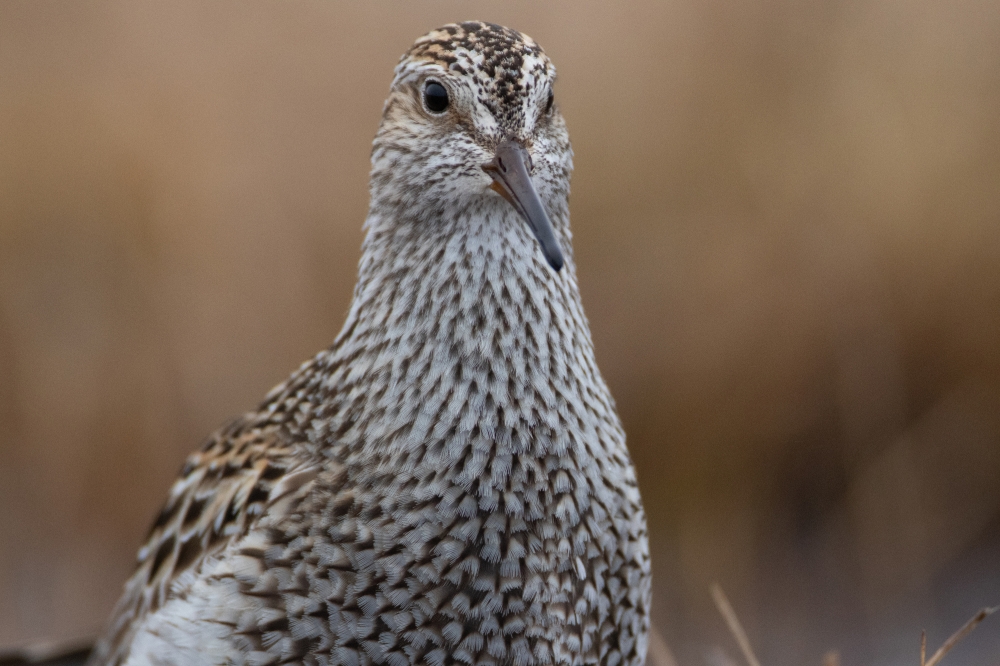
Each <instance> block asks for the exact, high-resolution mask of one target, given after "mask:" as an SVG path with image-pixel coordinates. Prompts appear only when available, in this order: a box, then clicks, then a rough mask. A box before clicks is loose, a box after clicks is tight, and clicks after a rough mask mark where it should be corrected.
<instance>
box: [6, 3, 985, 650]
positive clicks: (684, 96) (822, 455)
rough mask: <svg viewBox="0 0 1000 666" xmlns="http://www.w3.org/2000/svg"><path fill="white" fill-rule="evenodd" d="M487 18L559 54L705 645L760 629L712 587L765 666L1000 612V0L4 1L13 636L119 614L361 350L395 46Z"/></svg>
mask: <svg viewBox="0 0 1000 666" xmlns="http://www.w3.org/2000/svg"><path fill="white" fill-rule="evenodd" d="M470 18H477V19H485V20H490V21H494V22H499V23H503V24H506V25H509V26H511V27H514V28H517V29H520V30H522V31H524V32H526V33H528V34H530V35H531V36H533V37H534V38H535V39H536V40H537V41H539V43H541V44H542V46H543V47H544V48H545V49H546V51H547V52H548V54H549V55H550V56H551V57H552V59H553V60H554V62H555V63H556V66H557V67H558V68H559V72H560V81H559V84H558V87H557V92H556V98H557V100H558V102H559V104H560V105H561V108H562V111H563V114H564V115H565V117H566V119H567V121H568V123H569V128H570V133H571V136H572V139H573V143H574V148H575V153H576V172H575V175H574V179H573V194H572V197H571V208H572V216H573V225H574V234H575V248H576V257H577V263H578V265H579V280H580V285H581V289H582V291H583V298H584V302H585V305H586V308H587V313H588V315H589V317H590V321H591V324H592V326H593V334H594V338H595V344H596V347H597V354H598V360H599V362H600V364H601V368H602V370H603V372H604V373H605V376H606V378H607V380H608V383H609V384H610V386H611V389H612V391H613V393H614V394H615V396H616V398H617V400H618V405H619V408H620V411H621V415H622V417H623V419H624V422H625V427H626V430H627V431H628V433H629V442H630V447H631V450H632V454H633V456H634V459H635V462H636V465H637V467H638V471H639V479H640V483H641V487H642V491H643V493H644V498H645V502H646V507H647V512H648V514H649V519H650V531H651V538H652V548H653V555H654V573H655V601H654V621H655V623H656V625H657V626H658V627H659V629H660V631H661V633H662V635H663V637H664V638H665V640H666V642H667V643H669V645H670V647H671V648H672V649H673V652H674V653H675V654H676V656H677V658H678V661H679V662H680V663H681V665H682V666H695V665H706V666H721V665H724V664H726V663H729V660H732V659H735V658H736V657H737V656H738V652H737V650H736V647H735V645H734V644H733V642H732V639H731V637H730V636H729V634H728V633H727V631H726V629H725V626H724V624H723V622H722V620H721V619H720V618H719V616H718V614H717V613H716V611H715V609H714V607H713V605H712V601H711V597H710V595H709V592H708V590H709V585H710V583H711V582H712V581H718V582H719V583H720V584H721V585H722V586H723V588H724V589H725V590H726V591H727V592H728V594H729V597H730V599H731V601H732V603H733V606H734V607H735V608H736V611H737V612H738V614H739V615H740V617H741V619H742V620H743V622H744V624H745V625H746V628H747V631H748V633H749V635H750V639H751V641H752V643H753V644H754V646H755V648H756V650H757V652H758V653H759V656H760V657H761V659H762V661H764V663H765V664H766V665H767V666H778V665H782V664H799V665H802V664H806V665H808V664H814V665H816V666H818V665H819V664H820V662H821V660H822V658H823V655H824V654H825V653H827V652H828V651H830V650H837V651H839V652H840V655H841V661H842V663H843V664H845V666H847V665H856V664H857V665H860V664H901V665H902V664H907V665H910V666H913V665H915V664H917V663H918V657H917V655H918V645H919V635H920V630H921V629H922V628H926V629H927V630H928V632H929V633H928V642H929V645H930V647H931V648H934V647H936V646H937V645H939V644H940V643H941V642H942V641H943V640H944V639H945V638H946V637H947V635H948V634H950V633H951V632H952V631H953V630H954V629H955V628H957V627H958V626H959V625H961V624H962V623H963V622H964V621H965V620H966V619H967V618H968V617H970V616H971V615H972V614H973V613H974V612H975V611H976V610H977V609H978V608H980V607H981V606H984V605H995V604H998V603H1000V340H998V334H997V330H998V325H1000V264H998V260H1000V122H998V109H1000V76H998V74H1000V11H998V8H997V5H996V3H995V2H994V1H993V0H912V1H910V2H898V1H896V0H871V1H869V2H856V1H853V0H823V1H811V2H806V1H802V0H799V1H792V0H760V1H759V2H752V3H750V2H732V1H729V2H727V1H724V0H670V1H668V2H655V1H652V0H635V1H632V2H615V3H608V2H600V1H599V0H590V1H587V2H580V1H579V0H575V1H572V2H571V1H569V0H566V1H560V2H545V3H539V2H527V1H522V2H468V1H462V2H459V1H452V2H443V1H442V2H405V3H404V2H400V1H393V2H388V1H387V2H380V3H354V2H343V1H337V2H334V1H331V0H325V1H319V0H309V1H306V0H297V1H294V2H291V1H286V2H277V1H275V2H252V3H248V2H235V1H232V0H226V1H218V2H209V3H205V2H194V1H190V0H183V1H176V0H175V1H173V2H170V3H152V2H129V1H124V0H123V1H113V0H107V1H102V2H94V1H83V2H72V3H71V2H50V1H48V0H30V1H28V0H4V2H3V3H2V4H0V424H2V425H0V646H4V645H8V646H9V645H16V644H22V643H26V642H31V641H37V640H41V639H59V638H69V637H76V636H87V635H92V634H94V633H96V632H97V631H98V629H99V627H100V626H101V624H102V623H103V621H104V619H105V617H106V615H107V613H108V612H109V611H110V609H111V606H112V604H113V603H114V601H115V599H116V598H117V596H118V594H119V591H120V589H121V585H122V583H123V581H124V580H125V578H126V576H127V575H128V574H129V572H130V570H131V566H132V562H133V558H134V555H135V551H136V549H137V547H138V545H139V542H140V539H141V538H142V536H143V534H144V533H145V530H146V528H147V526H148V524H149V523H150V521H151V518H152V516H153V514H154V512H155V511H156V509H157V508H158V506H159V504H160V502H161V501H162V500H163V498H164V497H165V493H166V490H167V488H168V487H169V485H170V483H171V480H172V479H173V477H174V475H175V473H176V472H177V471H178V469H179V467H180V465H181V462H182V460H183V459H184V457H185V455H186V454H187V453H188V452H189V451H190V450H192V449H193V448H194V447H196V446H197V445H198V444H199V442H200V441H201V440H202V438H203V437H205V436H206V435H207V434H208V433H209V432H210V431H211V430H213V429H214V428H216V427H217V426H219V425H220V424H222V423H223V422H225V421H226V420H228V419H229V418H230V417H231V416H233V415H235V414H238V413H240V412H242V411H244V410H246V409H249V408H252V407H253V406H254V405H255V404H256V403H257V402H258V401H259V400H260V399H261V398H262V397H263V395H264V393H265V392H266V391H267V390H268V389H269V388H270V387H271V386H272V385H274V384H276V383H277V382H279V381H281V380H282V379H284V378H285V376H286V375H287V374H288V373H289V372H290V371H291V370H292V369H293V368H295V367H297V365H298V364H299V363H300V362H301V361H303V360H305V359H306V358H308V357H310V356H312V355H313V354H314V353H315V352H316V351H318V350H319V349H320V348H322V347H325V346H326V345H327V344H329V342H330V341H331V340H332V339H333V337H334V335H335V334H336V333H337V331H338V330H339V327H340V325H341V323H342V321H343V317H344V315H345V313H346V308H347V305H348V300H349V297H350V294H351V289H352V286H353V282H354V276H355V271H356V265H357V260H358V257H359V246H360V243H361V238H362V235H361V224H362V221H363V220H364V216H365V212H366V208H367V198H368V193H367V182H368V168H369V163H368V157H369V149H370V142H371V138H372V136H373V135H374V132H375V129H376V127H377V124H378V121H379V117H380V112H381V105H382V101H383V99H384V96H385V93H386V91H387V89H388V85H389V82H390V80H391V77H392V68H393V67H394V65H395V63H396V61H397V59H398V57H399V56H400V54H401V53H402V52H403V51H404V50H406V49H407V48H408V46H409V45H410V43H411V42H412V41H413V40H414V39H415V38H416V37H418V36H419V35H421V34H423V33H425V32H426V31H428V30H429V29H431V28H434V27H436V26H438V25H441V24H443V23H447V22H452V21H459V20H466V19H470ZM998 653H1000V622H998V621H997V619H996V618H991V619H988V620H987V621H986V622H985V623H984V624H983V626H982V627H981V628H979V629H978V630H977V631H976V632H975V633H974V634H973V635H972V636H971V637H970V638H968V639H967V640H966V641H965V642H963V644H962V645H960V646H959V647H958V648H957V649H956V650H955V651H954V652H953V653H952V655H949V658H948V660H949V661H952V662H953V663H967V664H986V663H988V662H989V663H990V664H992V663H994V662H995V657H996V655H997V654H998ZM990 659H992V660H993V661H989V660H990Z"/></svg>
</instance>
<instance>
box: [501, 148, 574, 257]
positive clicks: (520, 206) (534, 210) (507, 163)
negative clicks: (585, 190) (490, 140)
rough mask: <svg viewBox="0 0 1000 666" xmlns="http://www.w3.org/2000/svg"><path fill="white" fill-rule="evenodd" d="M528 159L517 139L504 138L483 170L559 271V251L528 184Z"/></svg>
mask: <svg viewBox="0 0 1000 666" xmlns="http://www.w3.org/2000/svg"><path fill="white" fill-rule="evenodd" d="M528 160H529V157H528V151H527V150H526V149H525V148H524V146H523V145H522V144H521V142H520V141H516V140H513V139H504V140H503V141H501V142H500V144H499V145H498V146H497V149H496V157H494V158H493V159H492V160H491V161H489V162H487V163H486V164H484V165H483V170H484V171H486V173H488V174H490V176H491V177H492V178H493V185H492V187H493V189H494V190H496V191H497V192H499V193H500V194H501V195H502V196H503V198H504V199H506V200H507V201H509V202H510V203H511V204H512V205H513V206H514V208H515V209H516V210H517V212H518V213H520V214H521V217H523V218H524V220H525V221H526V222H527V223H528V226H529V227H531V231H532V232H533V233H534V234H535V238H536V239H538V244H539V245H540V246H541V248H542V254H544V255H545V261H547V262H548V264H549V266H551V267H552V268H553V270H555V271H556V272H558V271H559V269H561V268H562V267H563V263H564V261H563V254H562V250H561V249H560V248H559V241H557V240H556V236H555V233H554V232H553V230H552V222H551V221H549V216H548V214H547V213H546V212H545V207H544V206H542V200H541V199H539V198H538V192H536V191H535V186H534V185H533V184H532V183H531V176H529V175H528V167H527V164H528Z"/></svg>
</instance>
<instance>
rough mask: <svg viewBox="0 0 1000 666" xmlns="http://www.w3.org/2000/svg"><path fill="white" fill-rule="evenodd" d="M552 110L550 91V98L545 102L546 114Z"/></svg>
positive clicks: (550, 94)
mask: <svg viewBox="0 0 1000 666" xmlns="http://www.w3.org/2000/svg"><path fill="white" fill-rule="evenodd" d="M551 110H552V91H551V90H550V91H549V98H548V99H547V100H546V101H545V113H548V112H549V111H551Z"/></svg>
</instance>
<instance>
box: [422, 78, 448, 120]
mask: <svg viewBox="0 0 1000 666" xmlns="http://www.w3.org/2000/svg"><path fill="white" fill-rule="evenodd" d="M424 104H426V105H427V108H428V109H430V110H431V111H433V112H434V113H441V112H442V111H444V110H445V109H447V108H448V91H447V90H445V89H444V86H443V85H441V84H440V83H438V82H437V81H431V82H429V83H428V84H427V85H426V86H424Z"/></svg>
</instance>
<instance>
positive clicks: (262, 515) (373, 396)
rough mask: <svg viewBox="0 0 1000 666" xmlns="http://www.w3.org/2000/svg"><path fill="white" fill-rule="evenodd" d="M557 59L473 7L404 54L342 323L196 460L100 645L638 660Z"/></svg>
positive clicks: (638, 569)
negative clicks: (575, 225) (576, 232)
mask: <svg viewBox="0 0 1000 666" xmlns="http://www.w3.org/2000/svg"><path fill="white" fill-rule="evenodd" d="M555 78H556V70H555V67H554V66H553V64H552V62H551V61H550V60H549V58H548V56H547V55H546V54H545V53H544V52H543V51H542V49H541V47H539V46H538V44H537V43H536V42H535V41H534V40H532V39H531V38H530V37H528V36H527V35H524V34H522V33H520V32H518V31H516V30H513V29H510V28H506V27H503V26H499V25H496V24H492V23H487V22H481V21H468V22H464V23H458V24H449V25H445V26H443V27H441V28H438V29H436V30H433V31H431V32H430V33H428V34H426V35H424V36H423V37H421V38H419V39H417V40H416V42H415V43H414V44H413V45H412V47H411V48H410V49H409V50H408V51H407V52H406V53H405V54H404V55H403V56H402V58H401V60H400V61H399V63H398V65H397V66H396V68H395V72H394V78H393V80H392V84H391V86H390V90H389V95H388V98H387V100H386V101H385V104H384V107H383V113H382V118H381V123H380V125H379V128H378V131H377V133H376V136H375V139H374V142H373V147H372V153H371V173H370V207H369V211H368V214H367V219H366V220H365V222H364V230H365V237H364V241H363V244H362V254H361V258H360V261H359V265H358V278H357V283H356V287H355V289H354V293H353V300H352V302H351V305H350V308H349V311H348V313H347V316H346V321H345V323H344V326H343V329H342V330H341V331H340V333H339V334H338V335H337V336H336V338H335V339H334V341H333V343H332V344H331V346H329V347H328V348H327V349H325V350H323V351H321V352H320V353H318V354H317V355H316V356H314V357H313V358H312V359H311V360H309V361H307V362H305V363H303V364H302V365H301V367H299V368H298V369H297V370H296V371H295V372H294V373H292V374H291V376H290V377H289V378H288V379H287V380H286V381H285V382H283V383H281V384H280V385H278V386H277V387H275V388H274V389H272V390H271V391H270V393H269V394H268V395H267V396H266V397H265V398H264V400H263V402H262V403H261V404H260V406H259V407H258V408H257V409H256V410H253V411H250V412H248V413H246V414H244V415H242V416H240V417H238V418H236V419H235V420H234V421H232V422H231V423H229V424H228V425H226V426H224V427H223V428H221V429H220V430H218V431H217V432H215V433H214V434H213V435H211V436H210V437H209V438H208V439H207V441H206V442H205V443H204V445H203V446H202V447H201V448H200V450H198V451H196V452H195V453H193V454H192V455H190V457H188V459H187V460H186V462H185V463H184V465H183V468H182V469H181V471H180V474H179V477H178V478H177V479H176V481H175V482H174V484H173V486H172V487H171V489H170V491H169V494H168V497H167V499H166V502H165V504H164V505H163V508H162V510H161V511H160V512H159V514H158V516H157V518H156V519H155V522H154V523H153V526H152V528H151V530H150V532H149V534H148V536H147V538H146V540H145V543H144V544H143V545H142V547H141V548H140V550H139V553H138V558H137V566H136V569H135V571H134V573H133V575H132V576H131V578H130V579H129V580H128V581H127V583H126V584H125V588H124V592H123V594H122V596H121V598H120V600H119V602H118V604H117V606H116V607H115V609H114V610H113V612H112V615H111V618H110V620H109V622H108V624H107V627H106V629H105V631H104V633H103V635H102V637H101V638H100V639H99V640H98V642H97V644H96V646H95V648H94V650H93V652H92V654H91V656H90V659H89V661H88V662H87V663H88V664H89V666H139V665H153V664H155V665H158V666H171V665H177V666H180V665H184V666H200V665H206V666H207V665H213V666H214V665H222V664H246V665H252V666H266V665H269V664H309V665H342V666H370V665H373V664H378V665H382V664H385V665H387V666H409V665H416V664H428V665H430V666H443V665H445V664H468V665H475V666H534V665H538V666H543V665H547V664H570V665H577V664H600V665H603V666H640V665H641V664H642V663H643V661H644V659H645V653H646V645H647V634H648V632H649V626H650V620H649V612H650V603H651V599H650V597H651V578H650V558H649V545H648V536H647V526H646V518H645V514H644V510H643V506H642V501H641V497H640V493H639V487H638V482H637V478H636V471H635V467H634V465H633V463H632V460H631V457H630V455H629V451H628V448H627V446H626V440H625V433H624V430H623V428H622V425H621V421H620V419H619V417H618V414H617V412H616V406H615V402H614V400H613V398H612V396H611V394H610V392H609V390H608V387H607V385H606V383H605V381H604V379H603V378H602V376H601V373H600V371H599V369H598V366H597V363H596V360H595V355H594V347H593V342H592V337H591V333H590V328H589V324H588V321H587V318H586V316H585V314H584V310H583V306H582V302H581V298H580V292H579V288H578V284H577V277H576V266H575V263H574V258H573V253H572V245H571V232H570V228H569V199H568V198H569V181H570V175H571V172H572V168H573V156H572V149H571V146H570V142H569V138H568V134H567V129H566V123H565V120H564V119H563V116H562V114H561V112H560V110H559V106H558V105H557V104H556V103H555V101H554V96H553V84H554V81H555Z"/></svg>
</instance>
